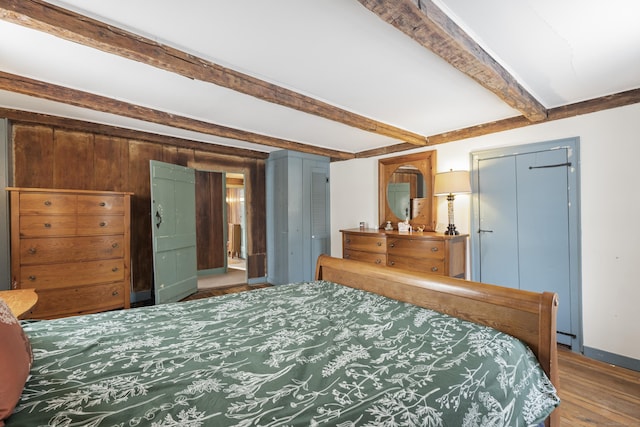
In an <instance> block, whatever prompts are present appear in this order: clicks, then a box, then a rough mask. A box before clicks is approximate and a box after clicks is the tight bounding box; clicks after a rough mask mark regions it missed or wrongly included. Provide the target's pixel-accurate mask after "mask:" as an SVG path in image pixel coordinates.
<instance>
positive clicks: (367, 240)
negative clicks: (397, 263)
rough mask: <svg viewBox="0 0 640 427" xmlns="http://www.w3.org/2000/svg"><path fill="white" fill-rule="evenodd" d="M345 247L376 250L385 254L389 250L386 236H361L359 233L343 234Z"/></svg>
mask: <svg viewBox="0 0 640 427" xmlns="http://www.w3.org/2000/svg"><path fill="white" fill-rule="evenodd" d="M342 239H343V241H342V242H343V245H344V248H345V249H350V250H354V251H366V252H376V253H382V254H384V253H385V252H386V251H387V248H386V246H387V244H386V238H385V237H384V236H360V235H358V234H344V235H343V236H342Z"/></svg>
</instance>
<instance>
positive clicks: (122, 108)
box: [0, 72, 354, 160]
mask: <svg viewBox="0 0 640 427" xmlns="http://www.w3.org/2000/svg"><path fill="white" fill-rule="evenodd" d="M0 89H3V90H8V91H10V92H16V93H21V94H23V95H28V96H33V97H36V98H42V99H47V100H50V101H56V102H63V103H65V104H68V105H74V106H76V107H81V108H88V109H91V110H94V111H101V112H104V113H110V114H115V115H119V116H123V117H129V118H132V119H137V120H143V121H146V122H150V123H156V124H160V125H165V126H172V127H175V128H178V129H185V130H190V131H194V132H200V133H204V134H207V135H214V136H219V137H222V138H229V139H238V140H241V141H247V142H252V143H254V144H261V145H266V146H269V147H277V148H281V149H284V150H295V151H302V152H306V153H312V154H318V155H321V156H328V157H332V158H338V159H342V160H346V159H350V158H353V157H354V155H353V154H350V153H346V152H343V151H337V150H329V149H324V148H321V147H315V146H312V145H308V144H302V143H299V142H294V141H287V140H284V139H279V138H274V137H271V136H267V135H261V134H257V133H253V132H248V131H244V130H239V129H234V128H230V127H227V126H222V125H218V124H215V123H208V122H203V121H201V120H195V119H191V118H188V117H183V116H178V115H175V114H171V113H166V112H164V111H160V110H155V109H152V108H148V107H143V106H140V105H135V104H130V103H128V102H124V101H120V100H117V99H112V98H108V97H106V96H101V95H95V94H92V93H88V92H83V91H80V90H76V89H70V88H66V87H63V86H58V85H55V84H52V83H47V82H42V81H38V80H33V79H29V78H27V77H23V76H18V75H16V74H9V73H5V72H0Z"/></svg>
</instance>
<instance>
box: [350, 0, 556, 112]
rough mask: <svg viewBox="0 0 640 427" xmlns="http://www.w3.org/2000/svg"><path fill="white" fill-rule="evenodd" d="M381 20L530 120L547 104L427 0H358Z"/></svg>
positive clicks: (543, 110) (544, 109)
mask: <svg viewBox="0 0 640 427" xmlns="http://www.w3.org/2000/svg"><path fill="white" fill-rule="evenodd" d="M358 1H359V2H360V3H361V4H362V5H363V6H365V7H366V8H367V9H369V10H370V11H372V12H373V13H375V14H376V15H378V16H379V17H380V18H381V19H382V20H384V21H385V22H388V23H389V24H391V25H393V26H394V27H396V28H397V29H399V30H400V31H402V32H403V33H405V34H406V35H408V36H409V37H411V38H412V39H413V40H415V41H417V42H418V43H420V45H421V46H423V47H425V48H427V49H429V50H430V51H432V52H433V53H435V54H436V55H438V56H439V57H441V58H442V59H444V60H445V61H447V62H448V63H449V64H451V65H452V66H454V67H455V68H457V69H458V70H460V71H461V72H463V73H465V74H466V75H467V76H469V77H471V78H472V79H474V80H475V81H476V82H478V83H480V84H481V85H482V86H483V87H484V88H486V89H488V90H490V91H491V92H493V93H494V94H496V95H497V96H498V97H499V98H500V99H502V100H503V101H504V102H506V103H507V104H508V105H510V106H511V107H513V108H515V109H516V110H518V111H520V112H521V113H522V115H523V116H525V117H526V118H527V119H528V120H530V121H532V122H539V121H541V120H544V119H545V118H546V117H547V110H546V108H545V107H544V106H543V105H542V104H541V103H540V102H539V101H538V100H537V99H535V97H534V96H533V95H531V94H530V93H529V92H527V90H526V89H525V88H523V87H522V86H521V85H520V84H519V83H518V82H517V80H516V79H515V78H514V77H513V76H512V75H511V74H510V73H509V72H508V71H507V70H505V69H504V67H502V66H501V65H500V64H498V63H497V62H496V61H495V60H494V59H493V58H492V57H491V55H489V54H488V53H487V52H486V51H485V50H484V49H483V48H482V47H481V46H480V45H479V44H478V43H476V42H475V41H474V40H473V39H472V38H471V37H469V35H468V34H467V33H465V32H464V30H462V29H461V28H460V27H459V26H458V25H457V24H456V23H455V22H453V21H452V20H451V19H450V18H449V17H448V16H447V15H446V14H445V13H444V12H442V10H440V9H439V8H438V7H437V6H436V5H435V4H433V3H432V2H431V1H430V0H420V1H417V0H358Z"/></svg>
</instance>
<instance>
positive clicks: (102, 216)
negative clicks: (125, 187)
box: [7, 187, 133, 319]
mask: <svg viewBox="0 0 640 427" xmlns="http://www.w3.org/2000/svg"><path fill="white" fill-rule="evenodd" d="M7 191H8V192H9V196H10V212H11V214H10V216H11V233H10V234H11V288H12V289H34V290H35V292H36V293H37V294H38V303H37V304H36V305H35V307H34V308H33V310H32V312H31V314H30V316H29V317H30V318H33V319H51V318H58V317H66V316H72V315H78V314H87V313H95V312H100V311H107V310H113V309H118V308H129V307H130V293H131V272H130V264H131V261H130V258H131V257H130V227H131V196H132V194H133V193H129V192H115V191H92V190H68V189H45V188H20V187H8V188H7Z"/></svg>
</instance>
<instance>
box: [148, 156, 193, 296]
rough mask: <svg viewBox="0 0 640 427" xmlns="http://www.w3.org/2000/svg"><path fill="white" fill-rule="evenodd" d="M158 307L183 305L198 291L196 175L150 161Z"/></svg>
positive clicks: (190, 171) (191, 171)
mask: <svg viewBox="0 0 640 427" xmlns="http://www.w3.org/2000/svg"><path fill="white" fill-rule="evenodd" d="M150 170H151V216H152V218H151V224H152V225H151V228H152V240H153V271H154V295H155V303H156V304H162V303H166V302H173V301H179V300H181V299H182V298H184V297H186V296H188V295H191V294H193V293H195V292H196V290H197V288H198V276H197V257H196V192H195V171H194V170H193V169H189V168H186V167H183V166H178V165H172V164H169V163H163V162H158V161H155V160H151V161H150Z"/></svg>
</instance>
